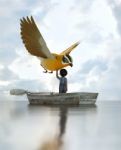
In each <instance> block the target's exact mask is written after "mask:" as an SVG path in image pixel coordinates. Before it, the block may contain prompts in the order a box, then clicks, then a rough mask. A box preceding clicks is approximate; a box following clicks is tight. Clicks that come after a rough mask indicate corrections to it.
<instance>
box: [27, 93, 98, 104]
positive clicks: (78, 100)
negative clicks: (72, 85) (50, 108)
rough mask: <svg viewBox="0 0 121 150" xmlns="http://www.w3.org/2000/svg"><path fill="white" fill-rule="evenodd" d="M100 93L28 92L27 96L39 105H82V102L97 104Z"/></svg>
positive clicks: (32, 102) (31, 102) (30, 100)
mask: <svg viewBox="0 0 121 150" xmlns="http://www.w3.org/2000/svg"><path fill="white" fill-rule="evenodd" d="M97 96H98V93H87V92H77V93H62V94H59V93H52V92H48V93H47V92H43V93H42V92H40V93H31V92H27V97H28V100H29V103H30V104H37V105H38V104H39V105H80V104H95V102H96V100H97Z"/></svg>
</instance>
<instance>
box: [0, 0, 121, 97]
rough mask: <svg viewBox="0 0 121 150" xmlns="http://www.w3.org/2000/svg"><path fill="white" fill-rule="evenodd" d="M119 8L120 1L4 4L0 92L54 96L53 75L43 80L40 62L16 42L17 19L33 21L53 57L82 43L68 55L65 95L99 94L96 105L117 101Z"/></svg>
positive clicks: (13, 0) (16, 0) (1, 11)
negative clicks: (21, 89) (16, 90)
mask: <svg viewBox="0 0 121 150" xmlns="http://www.w3.org/2000/svg"><path fill="white" fill-rule="evenodd" d="M8 3H10V4H9V5H8ZM120 7H121V3H120V1H118V0H107V1H105V0H94V1H88V0H81V1H79V0H62V1H57V0H50V1H44V0H42V1H38V0H35V1H23V0H11V1H10V2H8V0H4V1H3V0H2V1H1V5H0V17H1V21H0V23H1V28H0V32H1V35H2V38H1V39H0V43H2V44H1V45H0V63H1V65H0V71H1V72H0V85H1V87H0V89H1V90H2V89H3V90H9V88H10V87H11V85H13V86H15V87H17V86H18V88H19V87H22V86H23V87H24V88H29V89H30V90H31V89H33V90H37V89H40V90H45V89H46V88H47V90H50V91H52V90H55V91H57V88H58V82H57V80H56V79H55V74H53V75H50V74H43V72H42V70H43V69H42V68H41V66H40V62H39V60H38V59H36V58H35V57H32V56H30V55H29V54H28V52H27V51H26V50H25V48H24V46H23V44H22V41H21V39H20V25H19V23H20V22H19V19H20V18H21V17H23V16H24V17H25V16H27V15H29V16H30V15H33V16H34V18H35V21H36V23H37V25H38V28H39V29H40V31H41V32H42V35H43V36H44V38H45V40H46V42H47V45H48V47H49V48H50V50H51V51H52V52H57V53H60V52H61V51H62V50H64V49H65V48H67V47H68V46H69V45H70V44H72V43H73V42H75V41H78V40H81V41H82V43H81V44H80V45H79V46H78V47H77V48H76V49H75V50H74V51H73V52H72V54H71V56H72V57H73V60H74V67H73V68H67V69H68V72H69V74H68V80H69V91H74V90H75V89H76V90H85V91H86V90H87V91H88V90H90V91H99V92H100V99H101V98H102V99H111V98H112V99H115V98H117V99H120V97H121V95H120V89H121V87H120V85H119V83H120V56H121V53H120V48H121V43H120V41H121V37H120V35H121V23H120V20H121V19H120V18H121V15H120ZM112 81H115V82H113V83H112ZM24 82H25V84H24ZM54 84H55V85H54ZM110 84H112V86H111V85H110ZM40 85H44V86H42V87H41V86H40ZM52 85H53V86H52ZM13 86H12V87H13ZM115 89H116V90H115ZM109 93H111V94H109Z"/></svg>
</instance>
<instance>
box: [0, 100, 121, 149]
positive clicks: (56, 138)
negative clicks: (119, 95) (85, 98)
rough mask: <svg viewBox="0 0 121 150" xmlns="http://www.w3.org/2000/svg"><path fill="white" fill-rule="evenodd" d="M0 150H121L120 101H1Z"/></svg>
mask: <svg viewBox="0 0 121 150" xmlns="http://www.w3.org/2000/svg"><path fill="white" fill-rule="evenodd" d="M0 150H121V101H116V100H114V101H106V100H102V101H98V100H97V102H96V104H95V105H83V106H81V105H80V106H38V105H30V104H29V102H28V101H27V99H26V100H23V99H22V98H21V99H19V100H17V98H16V100H15V98H14V100H5V99H4V98H2V99H1V100H0Z"/></svg>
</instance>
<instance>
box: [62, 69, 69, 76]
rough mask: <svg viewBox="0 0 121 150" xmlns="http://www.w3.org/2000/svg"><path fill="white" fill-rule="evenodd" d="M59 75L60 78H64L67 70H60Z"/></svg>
mask: <svg viewBox="0 0 121 150" xmlns="http://www.w3.org/2000/svg"><path fill="white" fill-rule="evenodd" d="M60 75H61V76H62V77H65V76H66V75H67V70H66V69H61V70H60Z"/></svg>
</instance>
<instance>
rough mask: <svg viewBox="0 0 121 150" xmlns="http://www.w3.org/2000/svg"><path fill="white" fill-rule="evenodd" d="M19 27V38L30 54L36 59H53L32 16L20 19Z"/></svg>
mask: <svg viewBox="0 0 121 150" xmlns="http://www.w3.org/2000/svg"><path fill="white" fill-rule="evenodd" d="M20 26H21V38H22V40H23V43H24V45H25V47H26V49H27V50H28V52H29V53H30V54H32V55H34V56H37V57H43V58H54V56H53V55H52V54H51V53H50V51H49V49H48V47H47V45H46V43H45V40H44V39H43V37H42V35H41V33H40V32H39V29H38V27H37V25H36V24H35V21H34V19H33V17H32V16H31V18H29V17H26V18H22V19H20Z"/></svg>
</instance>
